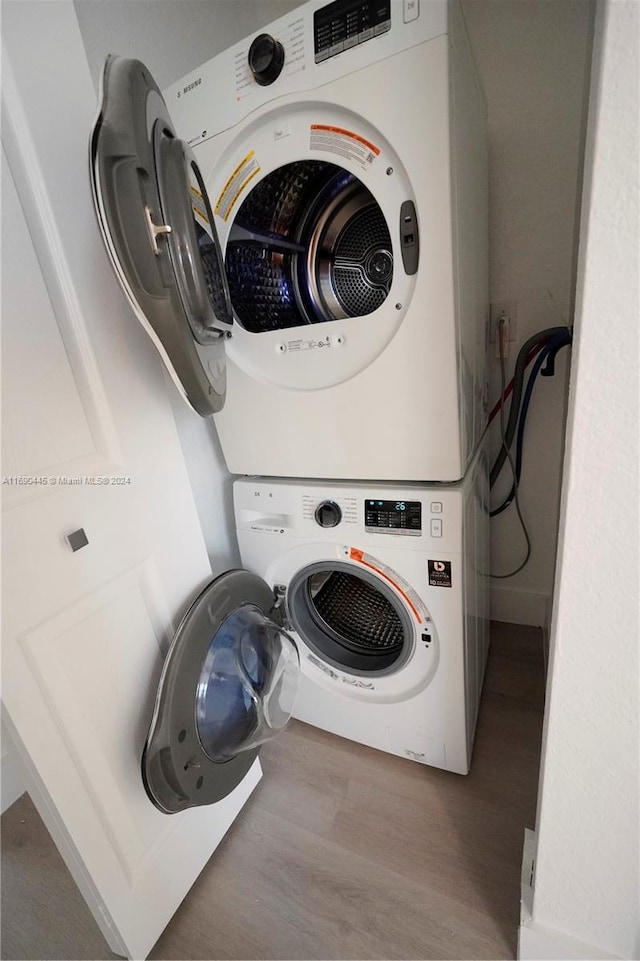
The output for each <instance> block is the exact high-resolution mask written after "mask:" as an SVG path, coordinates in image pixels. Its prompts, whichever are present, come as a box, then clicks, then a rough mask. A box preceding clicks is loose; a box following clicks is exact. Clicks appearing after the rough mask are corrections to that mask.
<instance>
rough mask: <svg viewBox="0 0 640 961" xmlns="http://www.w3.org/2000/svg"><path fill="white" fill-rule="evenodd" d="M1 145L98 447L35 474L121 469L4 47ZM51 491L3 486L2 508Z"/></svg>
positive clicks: (95, 367)
mask: <svg viewBox="0 0 640 961" xmlns="http://www.w3.org/2000/svg"><path fill="white" fill-rule="evenodd" d="M3 48H4V45H3ZM2 146H3V149H4V152H5V155H6V159H7V163H8V165H9V169H10V171H11V176H12V178H13V181H14V184H15V187H16V191H17V194H18V199H19V202H20V206H21V207H22V212H23V214H24V217H25V220H26V223H27V226H28V229H29V234H30V236H31V240H32V243H33V248H34V250H35V253H36V257H37V259H38V263H39V266H40V270H41V272H42V276H43V278H44V282H45V286H46V289H47V294H48V296H49V299H50V302H51V306H52V309H53V312H54V315H55V318H56V322H57V325H58V330H59V332H60V337H61V339H62V343H63V346H64V349H65V352H66V354H67V357H68V361H69V365H70V368H71V371H72V374H73V377H74V380H75V385H76V388H77V391H78V396H79V400H80V402H81V404H82V407H83V409H84V413H85V416H86V419H87V424H88V427H89V430H90V432H91V436H92V439H93V446H94V450H93V451H92V452H91V453H89V454H87V455H86V456H84V457H81V458H78V459H74V460H73V461H71V462H68V463H58V464H55V465H47V466H46V468H45V469H43V470H41V471H37V472H36V474H37V475H38V476H46V475H54V474H55V475H58V474H68V473H71V474H72V475H85V474H87V475H95V474H109V473H122V472H123V464H124V458H123V455H122V452H121V449H120V443H119V440H118V435H117V432H116V429H115V425H114V422H113V419H112V416H111V412H110V409H109V404H108V402H107V397H106V394H105V390H104V386H103V383H102V379H101V376H100V370H99V367H98V363H97V360H96V356H95V353H94V351H93V348H92V346H91V343H90V339H89V335H88V332H87V327H86V319H85V316H84V312H83V310H82V308H81V306H80V301H79V298H78V296H77V293H76V290H75V287H74V283H73V278H72V274H71V271H70V269H69V265H68V263H67V259H66V256H65V253H64V247H63V243H62V240H61V238H60V235H59V231H58V226H57V223H56V219H55V216H54V213H53V210H52V207H51V202H50V199H49V196H48V192H47V187H46V183H45V180H44V177H43V175H42V170H41V167H40V162H39V159H38V153H37V150H36V147H35V144H34V142H33V137H32V135H31V132H30V129H29V124H28V122H27V118H26V114H25V110H24V106H23V103H22V99H21V97H20V93H19V89H18V85H17V83H16V80H15V77H14V75H13V71H12V68H11V63H10V59H9V57H8V56H7V55H6V53H5V52H4V49H3V67H2ZM52 490H55V488H53V489H52V488H49V487H48V486H40V485H34V486H29V487H11V488H6V487H5V490H4V492H3V493H4V495H5V496H4V497H3V506H4V507H11V506H13V505H14V504H17V503H24V502H25V501H28V500H32V499H33V498H35V497H41V496H43V495H44V496H46V494H47V493H49V494H50V493H51V492H52Z"/></svg>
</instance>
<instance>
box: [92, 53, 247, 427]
mask: <svg viewBox="0 0 640 961" xmlns="http://www.w3.org/2000/svg"><path fill="white" fill-rule="evenodd" d="M101 86H102V92H101V97H100V107H99V112H98V117H97V119H96V122H95V124H94V126H93V130H92V134H91V143H90V152H91V156H90V170H91V183H92V190H93V198H94V203H95V207H96V212H97V215H98V222H99V225H100V229H101V231H102V234H103V237H104V241H105V244H106V247H107V251H108V253H109V256H110V258H111V261H112V264H113V267H114V269H115V272H116V275H117V277H118V280H119V281H120V284H121V286H122V288H123V290H124V292H125V294H126V296H127V298H128V300H129V302H130V304H131V306H132V307H133V310H134V312H135V313H136V315H137V317H138V319H139V320H140V321H141V323H142V324H143V326H144V327H145V329H146V331H147V333H148V334H149V335H150V336H151V338H152V340H153V341H154V343H155V345H156V347H157V348H158V350H159V352H160V354H161V356H162V359H163V361H164V363H165V365H166V366H167V369H168V370H169V373H170V374H171V377H172V378H173V380H174V382H175V383H176V386H177V387H178V388H179V390H180V391H181V393H182V394H183V395H184V396H185V397H186V399H187V400H188V401H189V403H190V404H191V405H192V407H193V408H194V409H195V410H196V411H197V412H198V413H199V414H201V415H203V416H206V415H208V414H213V413H215V412H216V411H219V410H221V408H222V407H223V405H224V400H225V393H226V364H225V352H224V340H225V336H226V334H227V333H228V331H229V330H230V328H231V325H232V324H233V312H232V309H231V301H230V299H229V290H228V287H227V281H226V277H225V272H224V265H223V260H222V255H221V252H220V246H219V243H218V238H217V234H216V229H215V225H214V219H213V214H212V212H211V205H210V203H209V198H208V196H207V191H206V189H205V185H204V180H203V177H202V174H201V172H200V169H199V167H198V165H197V163H196V161H195V159H194V157H193V154H192V152H191V150H190V148H189V146H188V145H187V144H186V143H185V142H184V141H182V140H179V139H178V137H177V136H176V133H175V131H174V129H173V126H172V124H171V120H170V117H169V113H168V111H167V107H166V104H165V102H164V100H163V98H162V96H161V94H160V91H159V89H158V87H157V85H156V83H155V81H154V79H153V77H152V76H151V74H150V73H149V71H148V70H147V68H146V67H145V66H144V64H143V63H141V62H140V61H139V60H130V59H127V58H124V57H113V56H111V57H108V58H107V60H106V63H105V66H104V71H103V75H102V85H101Z"/></svg>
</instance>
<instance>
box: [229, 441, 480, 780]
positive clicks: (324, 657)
mask: <svg viewBox="0 0 640 961" xmlns="http://www.w3.org/2000/svg"><path fill="white" fill-rule="evenodd" d="M234 500H235V513H236V524H237V532H238V542H239V545H240V553H241V557H242V563H243V565H244V566H245V567H246V568H247V569H248V570H249V571H251V572H252V573H254V574H256V575H258V576H259V577H260V578H263V579H264V580H265V581H266V582H267V584H268V585H269V586H270V587H271V588H272V589H273V591H274V594H275V595H276V596H277V597H279V598H280V609H281V611H282V620H283V625H284V628H285V630H287V631H288V632H289V633H291V636H292V638H293V640H294V641H295V644H296V647H297V649H298V652H299V654H300V671H301V681H300V688H299V692H298V695H297V700H296V704H295V708H294V716H295V717H297V718H299V719H300V720H302V721H306V722H308V723H310V724H313V725H315V726H317V727H320V728H323V729H325V730H328V731H332V732H333V733H334V734H338V735H341V736H342V737H347V738H350V739H352V740H355V741H358V742H360V743H362V744H368V745H370V746H371V747H375V748H379V749H380V750H383V751H388V752H390V753H393V754H398V755H401V756H403V757H408V758H411V759H413V760H415V761H419V762H421V763H424V764H430V765H434V766H436V767H440V768H445V769H446V770H449V771H454V772H457V773H458V774H466V773H467V772H468V770H469V765H470V762H471V752H472V747H473V738H474V732H475V726H476V718H477V712H478V705H479V700H480V693H481V689H482V681H483V676H484V668H485V662H486V657H487V651H488V643H489V641H488V610H489V609H488V584H489V581H488V577H487V571H488V563H489V558H488V522H489V515H488V507H487V479H486V464H485V462H484V456H483V455H482V454H480V455H479V456H478V457H477V458H476V460H474V462H473V465H472V467H471V468H470V470H469V471H468V472H467V475H466V477H465V479H464V481H463V482H462V483H459V484H455V485H437V486H436V485H429V486H427V485H417V484H403V485H391V484H380V483H377V484H369V485H367V484H357V485H356V484H345V483H335V482H331V483H322V482H317V481H300V482H298V481H294V480H283V479H279V480H271V479H264V478H242V479H240V480H237V481H236V482H235V484H234Z"/></svg>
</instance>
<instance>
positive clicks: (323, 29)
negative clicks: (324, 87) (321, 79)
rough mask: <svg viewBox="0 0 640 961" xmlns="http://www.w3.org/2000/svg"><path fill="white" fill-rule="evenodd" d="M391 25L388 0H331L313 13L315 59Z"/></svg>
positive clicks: (341, 50) (380, 31)
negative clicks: (331, 0)
mask: <svg viewBox="0 0 640 961" xmlns="http://www.w3.org/2000/svg"><path fill="white" fill-rule="evenodd" d="M390 28H391V0H334V2H333V3H330V4H328V5H327V6H326V7H322V8H321V9H320V10H316V12H315V13H314V15H313V32H314V47H315V59H316V63H320V61H322V60H328V59H329V57H334V56H335V55H336V54H338V53H342V52H343V51H344V50H349V49H350V48H351V47H355V46H357V45H358V44H359V43H364V42H365V41H367V40H370V39H371V38H372V37H378V36H380V34H382V33H386V32H387V30H389V29H390Z"/></svg>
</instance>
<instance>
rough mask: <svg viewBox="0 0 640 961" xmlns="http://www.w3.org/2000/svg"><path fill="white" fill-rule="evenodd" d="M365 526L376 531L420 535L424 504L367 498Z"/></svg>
mask: <svg viewBox="0 0 640 961" xmlns="http://www.w3.org/2000/svg"><path fill="white" fill-rule="evenodd" d="M364 526H365V527H366V528H374V529H376V530H390V531H399V532H402V531H406V532H407V533H419V532H420V531H421V530H422V504H421V502H420V501H401V500H390V501H385V500H372V499H369V498H367V500H365V502H364Z"/></svg>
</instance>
